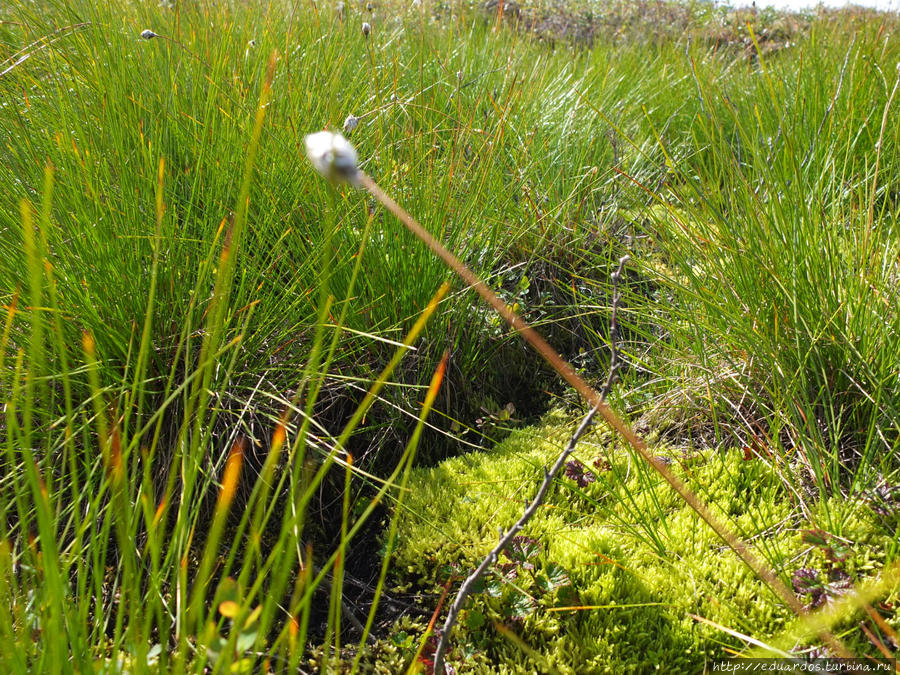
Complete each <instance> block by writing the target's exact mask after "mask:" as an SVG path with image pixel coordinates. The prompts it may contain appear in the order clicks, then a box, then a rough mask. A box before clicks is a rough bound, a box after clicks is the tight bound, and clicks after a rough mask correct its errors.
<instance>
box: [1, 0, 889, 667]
mask: <svg viewBox="0 0 900 675" xmlns="http://www.w3.org/2000/svg"><path fill="white" fill-rule="evenodd" d="M437 14H438V15H439V17H440V18H435V13H433V12H432V9H431V8H421V7H420V8H406V7H403V8H393V7H384V8H378V9H377V10H376V12H375V14H374V15H370V14H369V13H368V12H365V11H364V10H363V9H361V8H360V7H358V6H357V5H356V4H355V3H349V2H348V3H347V9H346V11H345V14H344V15H343V17H341V16H340V15H339V14H338V13H337V12H336V11H335V9H334V8H333V7H331V6H326V4H325V3H319V6H316V5H315V3H310V4H305V3H301V4H297V3H283V2H268V3H260V4H244V3H215V4H212V3H198V4H190V3H178V4H176V5H175V6H174V7H172V8H167V7H157V6H155V4H154V3H150V4H147V3H134V2H128V1H126V0H120V1H117V2H112V3H88V2H81V1H77V2H65V3H63V2H56V1H55V0H47V1H46V2H42V3H39V4H34V3H26V2H18V1H14V2H13V3H11V4H8V5H4V7H3V8H0V22H2V23H0V58H2V59H3V61H2V65H0V72H3V71H6V72H4V74H3V76H2V77H0V138H3V139H4V140H3V142H2V143H0V181H2V182H3V184H4V185H7V186H9V187H8V189H6V190H4V191H3V192H2V193H0V299H2V303H3V306H4V330H3V333H2V343H0V359H2V362H0V378H2V379H0V383H2V384H0V386H2V394H3V399H4V405H5V408H4V417H3V422H2V424H3V434H2V437H3V445H4V450H3V452H4V455H3V460H2V466H3V470H2V475H0V481H2V490H0V511H2V514H3V522H4V524H5V527H4V530H3V534H2V537H0V594H2V597H3V601H4V603H5V606H7V607H9V608H10V610H11V611H10V612H9V613H8V614H7V613H2V617H0V631H2V633H0V637H2V646H0V659H2V665H3V666H4V669H8V670H10V671H11V672H28V671H52V672H60V671H65V670H78V671H83V670H88V669H91V668H93V667H94V666H95V665H97V664H99V666H98V667H100V668H101V669H106V670H109V671H110V672H113V671H116V670H117V669H120V666H121V667H122V668H124V667H126V665H128V664H130V666H128V667H133V668H135V669H146V668H149V667H151V666H153V664H156V666H153V667H158V668H159V669H160V670H161V671H164V672H165V671H168V670H172V669H176V670H177V669H187V670H193V671H199V670H201V669H203V668H204V667H206V666H207V665H208V666H210V667H212V668H213V669H214V670H216V671H223V670H226V669H228V668H230V667H231V665H232V664H238V663H242V664H243V666H242V667H251V666H250V665H249V664H250V663H262V662H263V661H264V660H265V659H269V660H270V662H271V663H273V664H278V665H275V666H273V667H278V668H280V667H282V666H283V665H284V664H288V666H291V667H292V666H293V665H296V664H297V663H298V662H299V660H300V659H301V657H302V655H303V653H304V652H303V650H304V647H305V644H306V642H307V638H308V637H309V636H310V633H311V632H313V633H316V635H317V639H324V638H325V637H326V636H330V639H329V640H327V641H330V643H331V644H332V646H333V647H334V648H335V652H338V651H340V648H341V647H342V646H345V645H346V638H347V635H352V634H353V631H352V630H348V629H346V620H343V619H342V614H343V612H342V609H341V578H342V575H343V574H345V573H346V569H345V565H346V564H347V560H348V557H350V556H351V555H352V539H353V537H355V536H361V533H365V532H366V530H364V529H363V527H364V523H365V522H366V519H368V518H370V516H371V515H372V514H373V513H376V508H377V505H378V503H379V502H380V501H382V500H383V499H385V498H386V494H387V491H388V490H391V491H393V492H396V490H395V488H396V483H397V481H398V480H403V478H401V476H405V471H406V467H408V466H409V463H410V462H411V461H412V457H413V452H414V450H415V445H414V444H413V445H412V446H407V442H408V441H409V439H410V438H416V439H417V438H419V434H421V433H422V432H421V430H420V428H419V427H420V426H421V425H422V424H425V422H424V416H425V412H423V406H422V402H421V401H422V399H423V398H424V397H425V396H426V393H425V392H426V391H427V388H428V383H429V380H430V378H431V377H432V374H433V373H434V371H435V370H436V368H437V367H438V364H439V362H440V359H441V356H442V354H443V353H444V351H445V350H449V351H450V358H449V362H448V365H447V371H446V376H445V382H444V388H443V389H442V391H441V392H440V394H438V395H437V398H436V399H435V400H434V413H433V414H432V416H431V418H430V421H429V422H428V424H434V425H436V426H438V427H440V428H441V429H443V430H444V431H445V432H448V433H449V436H444V437H443V438H444V439H445V440H441V441H440V443H441V444H442V445H441V446H440V447H438V441H437V439H438V438H441V437H439V436H437V435H432V436H430V437H429V436H425V437H424V438H425V439H426V441H425V442H423V446H424V447H423V448H422V449H421V451H420V455H424V456H425V458H426V459H427V460H433V459H435V458H437V457H440V456H441V455H442V454H446V452H448V448H459V447H465V444H473V443H474V444H477V443H481V442H482V441H480V440H479V439H478V437H477V434H475V433H473V432H466V429H469V428H476V427H478V421H477V420H478V419H483V418H486V417H490V416H491V415H494V417H495V418H500V419H501V421H502V418H501V416H500V415H499V414H498V413H499V411H501V410H503V409H504V406H505V405H506V404H507V403H508V402H511V401H512V402H515V403H516V405H517V407H518V408H519V409H520V410H521V411H522V413H521V414H525V415H527V414H529V413H531V412H535V411H538V410H540V409H541V407H542V406H546V405H548V402H547V401H548V396H547V392H546V391H545V390H550V393H558V390H554V389H553V385H552V383H551V380H550V378H549V376H548V377H546V378H544V377H536V376H535V366H534V363H533V361H532V360H531V358H530V357H529V356H528V355H526V354H525V353H524V352H523V350H522V348H521V347H519V346H518V344H517V343H516V342H515V339H514V336H510V335H509V334H508V332H507V331H506V330H505V329H504V328H502V327H501V326H500V325H499V324H497V323H491V319H490V318H489V316H488V315H487V314H486V313H485V312H483V311H481V310H473V298H472V295H471V293H469V292H467V291H466V290H465V289H455V290H454V292H453V293H451V294H450V295H448V296H447V298H446V299H444V300H443V301H442V302H441V304H440V307H439V308H438V307H437V306H436V305H435V303H434V302H433V299H434V297H435V293H436V292H437V291H438V289H439V287H441V284H442V282H443V281H444V280H445V279H446V278H447V277H448V276H449V275H448V272H447V271H446V270H445V269H444V268H443V267H442V266H441V264H440V263H439V262H437V261H435V260H434V259H433V258H432V256H431V255H430V254H429V253H428V252H427V251H425V250H424V249H422V248H421V247H419V246H418V245H417V244H416V242H415V241H414V240H413V238H412V237H411V236H410V235H408V234H406V233H405V232H403V231H400V230H395V229H393V228H391V227H388V223H386V222H385V221H384V220H383V219H382V216H381V214H380V212H378V211H377V210H376V209H375V208H374V207H373V205H372V204H369V203H368V202H367V201H366V199H364V198H362V197H361V196H359V195H357V194H355V193H352V192H349V191H337V192H335V191H332V190H331V188H328V187H326V186H324V185H323V184H322V182H321V181H320V180H318V179H317V178H316V177H315V176H314V175H313V173H312V171H311V170H310V169H309V168H308V167H307V166H306V165H305V163H304V162H302V161H300V157H299V153H300V148H301V145H302V138H303V135H304V134H305V133H307V132H309V131H313V130H316V129H319V128H325V127H327V128H332V129H339V128H340V127H341V126H342V125H343V123H344V120H345V119H346V118H347V116H348V115H354V116H358V117H360V118H361V121H360V122H359V126H358V127H356V128H355V129H354V130H353V131H352V132H350V137H351V140H352V141H353V142H354V143H355V144H356V145H357V147H358V148H359V149H360V151H361V154H362V156H363V157H364V158H365V160H364V163H363V168H364V169H365V171H366V172H367V173H369V174H370V175H372V176H373V177H375V178H376V180H377V181H378V182H379V183H380V184H382V185H384V186H385V187H386V188H388V189H390V191H391V193H392V194H393V195H395V196H396V197H397V199H398V200H399V201H401V202H402V203H403V204H404V206H405V207H407V208H408V209H409V210H410V211H411V212H414V213H415V214H416V215H417V217H419V218H420V219H421V221H422V222H423V223H424V224H425V225H426V226H427V227H428V228H429V229H430V230H431V231H432V232H433V233H434V234H435V235H437V236H439V237H440V238H441V239H442V240H443V241H444V242H445V243H447V245H448V246H450V247H451V248H452V250H454V252H456V253H457V254H459V255H460V257H461V258H463V259H464V260H465V261H466V262H467V263H468V264H470V265H471V266H472V267H473V268H474V269H475V270H476V272H478V273H479V274H480V275H482V276H483V277H486V278H488V279H489V280H490V281H491V283H492V284H493V285H494V286H495V287H496V288H497V290H498V291H500V292H501V293H502V294H503V295H504V297H505V298H506V299H507V300H508V301H509V302H510V303H511V304H512V303H517V304H518V305H519V306H520V308H521V309H522V311H523V312H524V313H525V315H526V317H528V318H529V319H530V320H531V321H532V322H533V323H535V324H536V325H537V326H538V327H539V328H540V329H541V330H542V331H543V332H545V333H548V334H549V335H550V336H551V341H553V342H554V343H556V344H559V345H560V346H561V347H562V348H563V350H564V352H565V355H566V356H568V357H570V358H572V359H573V360H575V362H576V364H577V365H579V366H580V367H581V368H582V370H583V372H585V373H586V374H588V375H589V376H592V377H595V378H597V379H598V380H599V379H602V378H603V376H604V375H605V373H604V372H603V367H604V364H605V356H604V355H605V354H606V352H607V341H608V334H607V330H608V329H607V326H606V323H607V312H608V296H609V288H608V282H607V281H606V279H607V278H608V271H609V270H610V269H611V268H612V267H613V266H614V263H615V261H616V260H617V259H618V257H619V255H620V254H621V253H622V252H623V251H625V250H631V251H632V252H633V253H634V252H637V253H639V255H638V256H635V257H636V259H638V260H639V261H640V262H642V263H643V264H642V265H641V266H640V267H638V268H635V270H634V272H633V274H632V279H631V281H630V283H629V285H628V286H629V289H630V290H631V295H630V296H628V297H627V299H626V300H625V301H624V306H623V308H622V313H623V315H624V323H625V324H626V326H625V333H626V335H627V339H626V341H625V342H624V344H623V345H622V351H623V354H624V356H625V357H626V360H627V362H628V369H627V370H626V372H625V378H626V379H625V382H624V386H623V387H621V390H620V393H618V394H617V396H618V399H617V402H619V403H621V404H622V405H624V406H639V405H643V404H646V402H647V401H648V400H649V401H651V402H652V401H653V400H654V398H660V397H663V396H664V395H665V394H666V392H670V391H671V390H672V387H673V386H675V385H677V384H678V383H679V382H683V381H685V379H686V378H685V374H686V373H688V374H691V375H692V377H691V379H689V380H688V383H689V384H690V385H691V387H692V388H693V389H694V390H695V391H697V390H699V391H702V392H709V393H708V394H706V395H705V396H701V397H700V399H701V401H702V406H703V407H704V408H707V409H710V410H712V411H713V412H714V415H712V417H711V420H710V418H709V417H708V416H707V417H704V416H701V418H702V421H701V422H700V423H699V424H700V426H705V425H709V426H710V427H711V428H713V429H714V430H715V432H717V433H719V435H720V438H725V437H727V436H728V434H734V435H736V436H737V437H739V438H741V439H746V438H747V437H748V434H752V435H754V436H758V437H760V439H761V441H760V445H761V447H765V448H769V449H771V453H772V458H773V460H774V463H775V465H776V466H778V467H780V470H781V471H782V472H783V475H784V477H785V480H786V481H787V483H786V484H788V485H790V486H791V489H792V490H793V491H794V493H795V494H796V495H797V499H798V500H799V501H800V502H801V503H802V504H803V505H804V506H805V508H806V509H807V510H808V511H813V510H814V509H815V503H816V502H815V499H814V498H813V497H812V496H810V492H809V490H807V489H806V486H807V484H809V485H813V486H815V487H816V489H817V490H818V491H819V492H820V493H822V492H829V491H834V490H836V489H842V490H847V491H849V492H853V491H856V492H859V491H861V489H862V488H866V487H871V485H872V484H873V482H877V480H880V479H884V480H891V479H892V478H891V476H892V475H893V473H892V472H894V471H895V470H896V468H897V467H896V455H897V453H896V449H897V448H896V437H897V434H896V424H897V407H896V406H897V404H896V396H895V395H894V393H893V390H894V389H895V388H896V373H897V371H898V369H897V360H896V357H895V356H894V355H895V354H896V352H897V350H896V345H895V344H894V343H895V340H896V338H895V336H896V333H897V330H896V328H897V326H896V322H897V315H896V310H894V309H893V307H894V305H895V304H896V303H895V302H894V300H895V296H896V277H897V271H896V260H897V253H898V251H897V249H896V232H894V223H895V222H896V216H897V203H896V201H897V200H896V192H897V186H896V178H895V176H896V170H897V131H896V129H897V124H896V120H897V113H896V103H895V104H894V105H892V106H888V100H889V99H890V96H891V93H892V91H893V89H892V88H893V86H894V84H895V82H896V79H895V78H896V75H895V73H894V70H893V67H894V66H893V64H894V63H896V61H897V60H898V54H897V53H896V51H897V49H896V46H895V45H894V44H893V43H892V42H890V41H888V40H885V38H884V36H885V35H886V34H887V33H888V32H889V30H890V29H891V26H892V25H893V24H892V23H891V22H890V20H888V19H887V18H884V19H868V20H862V19H860V20H858V22H857V23H853V21H852V20H847V22H845V23H840V24H839V25H838V26H836V27H835V28H833V29H831V28H828V27H827V25H826V24H825V23H824V22H823V23H821V24H814V26H813V30H812V32H811V33H810V35H809V36H808V37H806V38H803V40H802V42H801V43H800V44H799V45H798V46H797V47H796V48H794V49H789V50H787V51H785V52H783V53H776V54H774V55H772V56H769V57H764V58H758V57H757V56H755V55H754V54H755V51H753V50H751V52H739V51H735V50H734V49H730V48H723V47H722V46H721V45H720V44H719V42H717V41H716V40H714V39H709V40H707V39H706V38H705V37H704V36H703V34H702V33H701V34H700V35H699V36H698V37H697V42H695V44H694V46H693V47H691V48H690V49H689V50H688V51H687V52H686V51H685V45H684V44H683V43H682V42H679V41H677V40H669V39H660V40H658V41H656V42H653V43H651V44H648V43H647V42H646V41H644V40H635V41H634V42H631V41H627V40H624V41H623V40H621V39H616V40H609V41H605V40H600V41H598V43H597V44H596V45H595V46H594V48H593V49H591V50H586V49H584V50H582V49H569V48H567V47H566V46H565V45H564V44H563V43H559V44H556V45H554V44H549V43H548V42H540V41H537V40H535V39H533V37H534V36H531V35H528V34H525V33H517V32H516V31H514V30H507V29H502V30H498V29H496V27H495V25H494V22H493V21H492V20H491V19H489V18H484V17H483V16H482V15H480V14H477V13H471V12H469V11H468V10H466V9H464V8H460V11H459V12H458V13H457V14H455V15H452V16H451V15H450V14H448V13H446V12H440V11H438V12H437ZM363 20H366V21H369V22H370V23H371V24H372V27H373V30H372V32H371V34H370V35H369V36H368V37H366V36H364V35H363V33H362V31H361V23H362V21H363ZM848 29H849V30H848ZM144 30H152V31H153V32H154V33H155V34H156V35H157V37H154V38H151V39H141V37H140V35H141V32H142V31H144ZM846 35H855V38H854V40H853V42H852V43H851V42H850V41H849V39H848V38H846V37H845V36H846ZM800 54H802V57H801V56H800ZM873 82H874V84H872V83H873ZM839 83H840V87H839V89H840V90H839V91H838V85H839ZM836 94H837V95H836ZM876 164H877V166H878V169H877V171H876ZM876 173H877V177H876ZM648 237H649V239H648ZM811 252H815V255H814V256H813V255H810V253H811ZM423 313H425V314H429V315H431V317H432V318H431V323H430V325H429V327H428V328H427V329H426V328H424V325H423V324H422V321H421V317H422V316H423ZM418 333H421V334H420V335H419V338H418V340H417V341H415V344H414V345H413V340H412V337H411V336H412V335H413V334H418ZM413 347H415V348H414V349H413ZM401 352H403V353H405V354H406V356H405V358H404V359H403V360H402V361H398V360H397V359H396V358H395V357H396V356H397V355H399V354H400V353H401ZM388 366H389V369H386V367H388ZM698 366H699V367H698ZM698 373H700V374H702V375H703V376H702V377H699V378H698V377H695V376H696V375H697V374H698ZM366 392H375V393H376V394H377V396H367V395H366ZM535 392H536V393H535ZM427 407H428V406H425V408H427ZM357 425H358V426H357ZM701 431H702V430H701ZM446 438H450V440H446ZM348 450H349V453H350V454H348ZM351 456H352V457H354V458H355V459H353V460H351ZM378 476H381V477H382V478H378ZM384 476H389V478H387V479H385V478H384ZM322 485H325V486H328V488H329V490H331V492H329V493H328V494H333V495H339V497H340V498H339V500H338V502H337V505H336V506H332V507H331V508H326V507H327V501H328V500H327V499H325V500H321V501H320V500H319V497H318V496H317V495H319V494H320V493H319V491H318V490H319V488H320V487H321V486H322ZM323 502H324V503H323ZM311 512H316V513H317V514H318V515H319V516H320V518H318V521H319V523H320V524H316V520H317V519H311V518H310V513H311ZM323 521H324V522H323ZM826 522H828V524H829V526H831V527H833V528H836V530H835V531H836V533H839V523H833V522H830V521H828V520H827V516H826ZM313 541H314V542H315V545H314V546H312V548H311V549H309V548H308V547H307V545H308V544H309V543H310V542H313ZM382 579H383V577H382ZM382 583H383V581H382V582H379V585H378V588H379V589H381V587H382V586H381V584H382ZM317 588H318V589H320V590H319V593H325V594H326V595H327V594H328V593H329V592H330V596H329V598H328V600H327V602H326V603H325V606H326V609H325V610H323V611H322V612H321V613H320V611H319V605H320V604H321V603H320V601H321V598H322V597H325V596H323V595H316V590H315V589H317ZM328 588H330V591H329V590H328ZM321 589H325V590H321ZM323 615H324V618H323ZM371 622H372V619H371V618H369V621H368V623H371ZM323 627H324V628H323ZM60 635H64V636H65V640H60V639H58V636H60ZM355 637H358V636H355ZM242 659H247V660H246V661H242ZM117 664H119V665H117ZM7 667H8V668H7Z"/></svg>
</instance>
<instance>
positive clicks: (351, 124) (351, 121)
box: [344, 115, 359, 134]
mask: <svg viewBox="0 0 900 675" xmlns="http://www.w3.org/2000/svg"><path fill="white" fill-rule="evenodd" d="M358 124H359V118H358V117H354V116H353V115H347V119H345V120H344V133H345V134H349V133H350V132H351V131H353V130H354V129H355V128H356V126H357V125H358Z"/></svg>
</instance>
